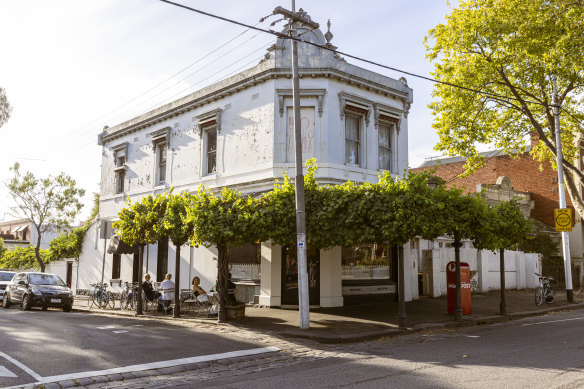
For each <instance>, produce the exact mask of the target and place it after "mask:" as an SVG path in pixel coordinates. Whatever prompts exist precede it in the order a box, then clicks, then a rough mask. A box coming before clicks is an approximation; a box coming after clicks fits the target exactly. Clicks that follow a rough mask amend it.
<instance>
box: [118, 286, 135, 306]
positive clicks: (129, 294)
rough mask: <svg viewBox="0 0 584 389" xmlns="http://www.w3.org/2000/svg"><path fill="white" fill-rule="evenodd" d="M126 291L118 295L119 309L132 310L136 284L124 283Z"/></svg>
mask: <svg viewBox="0 0 584 389" xmlns="http://www.w3.org/2000/svg"><path fill="white" fill-rule="evenodd" d="M125 284H126V289H125V290H124V291H123V292H122V294H121V295H120V309H128V307H129V309H134V307H135V306H136V293H137V291H138V283H136V282H134V283H132V282H127V281H126V282H125Z"/></svg>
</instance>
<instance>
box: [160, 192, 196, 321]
mask: <svg viewBox="0 0 584 389" xmlns="http://www.w3.org/2000/svg"><path fill="white" fill-rule="evenodd" d="M190 201H191V196H190V195H189V194H188V193H187V192H183V193H181V194H178V195H175V194H173V193H172V188H171V189H170V191H169V192H168V195H167V203H166V209H165V213H164V216H163V219H162V227H163V231H161V233H162V234H163V235H166V236H168V237H169V239H170V240H171V241H172V243H173V244H174V247H175V252H176V258H175V273H176V282H175V286H174V287H175V290H174V299H175V301H174V312H173V316H174V317H179V316H180V285H179V281H180V248H181V246H183V245H184V244H185V243H187V242H188V241H189V239H190V238H191V236H192V235H193V224H192V223H191V222H190V221H189V220H187V209H188V207H189V204H190Z"/></svg>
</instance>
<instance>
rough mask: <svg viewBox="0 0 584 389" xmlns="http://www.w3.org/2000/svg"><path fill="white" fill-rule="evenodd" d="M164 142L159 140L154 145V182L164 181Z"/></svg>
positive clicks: (160, 183)
mask: <svg viewBox="0 0 584 389" xmlns="http://www.w3.org/2000/svg"><path fill="white" fill-rule="evenodd" d="M166 149H167V146H166V143H165V142H160V143H158V144H157V145H156V184H157V185H164V184H165V183H166Z"/></svg>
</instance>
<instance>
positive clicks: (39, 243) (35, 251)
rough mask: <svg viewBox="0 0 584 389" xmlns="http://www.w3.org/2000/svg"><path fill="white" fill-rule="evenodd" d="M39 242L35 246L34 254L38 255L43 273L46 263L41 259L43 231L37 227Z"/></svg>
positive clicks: (38, 261) (37, 258)
mask: <svg viewBox="0 0 584 389" xmlns="http://www.w3.org/2000/svg"><path fill="white" fill-rule="evenodd" d="M37 235H38V236H37V243H36V247H35V248H34V254H35V256H36V260H37V263H38V264H39V268H40V269H41V273H44V272H45V264H44V262H43V260H42V259H41V232H40V230H39V229H38V228H37Z"/></svg>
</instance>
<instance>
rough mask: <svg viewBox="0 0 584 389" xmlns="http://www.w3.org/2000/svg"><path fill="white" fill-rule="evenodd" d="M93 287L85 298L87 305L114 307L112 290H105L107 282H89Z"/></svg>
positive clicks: (89, 306) (103, 307)
mask: <svg viewBox="0 0 584 389" xmlns="http://www.w3.org/2000/svg"><path fill="white" fill-rule="evenodd" d="M89 285H90V286H91V287H93V291H92V292H91V293H90V295H89V298H88V299H87V307H88V308H91V307H93V305H97V307H98V308H102V309H105V308H109V309H114V307H115V298H114V295H113V293H112V292H110V291H109V290H106V288H107V284H106V283H105V282H104V283H103V284H102V283H100V282H98V283H95V284H89Z"/></svg>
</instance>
